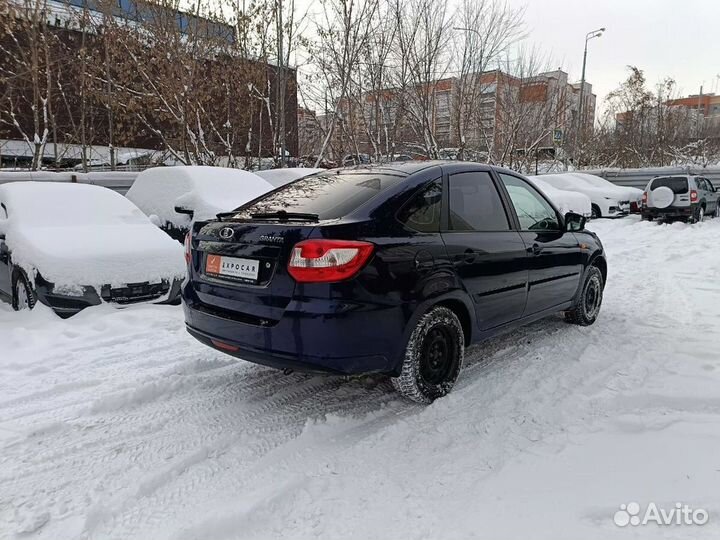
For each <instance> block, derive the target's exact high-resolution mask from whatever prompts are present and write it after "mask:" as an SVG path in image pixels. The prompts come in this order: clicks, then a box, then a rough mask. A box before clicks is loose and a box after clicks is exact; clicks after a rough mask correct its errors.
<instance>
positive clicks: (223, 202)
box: [125, 166, 274, 242]
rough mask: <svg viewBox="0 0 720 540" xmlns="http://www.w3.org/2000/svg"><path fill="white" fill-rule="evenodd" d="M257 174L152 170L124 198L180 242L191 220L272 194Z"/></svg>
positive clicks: (200, 168) (207, 169) (204, 169)
mask: <svg viewBox="0 0 720 540" xmlns="http://www.w3.org/2000/svg"><path fill="white" fill-rule="evenodd" d="M272 189H274V188H273V185H272V184H271V183H270V182H268V181H267V180H264V179H263V178H260V177H259V176H258V175H257V174H254V173H251V172H248V171H243V170H240V169H229V168H227V167H205V166H177V167H154V168H152V169H147V170H145V171H143V172H141V173H140V174H138V176H137V178H136V179H135V182H133V185H132V187H131V188H130V189H129V190H128V192H127V193H126V194H125V196H126V197H127V198H128V199H130V200H131V201H132V202H133V203H135V205H137V207H138V208H140V210H142V211H143V212H145V214H146V215H147V216H148V217H150V219H151V220H152V221H153V222H154V223H155V224H156V225H157V226H159V227H160V228H161V229H162V230H164V231H165V232H166V233H168V234H169V235H170V236H171V237H172V238H174V239H175V240H178V241H179V242H182V241H183V240H184V239H185V235H186V234H187V232H188V230H189V229H190V224H191V223H192V221H193V219H210V218H213V217H215V215H216V214H219V213H221V212H226V211H228V210H232V209H233V208H237V207H238V206H240V205H242V204H245V203H246V202H248V201H251V200H253V199H254V198H255V197H259V196H260V195H263V194H265V193H267V192H268V191H272Z"/></svg>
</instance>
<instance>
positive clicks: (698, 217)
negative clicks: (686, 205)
mask: <svg viewBox="0 0 720 540" xmlns="http://www.w3.org/2000/svg"><path fill="white" fill-rule="evenodd" d="M704 220H705V208H703V207H702V206H697V207H695V210H694V211H693V215H692V216H691V217H690V218H689V219H688V220H687V222H688V223H699V222H701V221H704Z"/></svg>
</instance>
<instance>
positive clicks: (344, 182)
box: [234, 172, 405, 220]
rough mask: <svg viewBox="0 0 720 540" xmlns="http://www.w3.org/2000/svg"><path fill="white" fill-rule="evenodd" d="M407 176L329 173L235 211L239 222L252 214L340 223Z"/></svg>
mask: <svg viewBox="0 0 720 540" xmlns="http://www.w3.org/2000/svg"><path fill="white" fill-rule="evenodd" d="M403 178H405V176H402V175H392V174H383V173H368V172H363V173H352V172H347V173H338V172H328V173H322V174H319V175H315V176H310V177H307V178H303V179H300V180H297V181H295V182H292V183H290V184H286V185H284V186H283V187H281V188H279V189H277V190H275V191H273V192H271V193H268V194H267V195H265V196H263V197H261V198H260V199H258V200H256V201H255V202H253V203H250V204H248V205H245V206H241V207H240V208H238V209H237V210H236V212H237V214H235V216H234V217H235V218H236V219H250V218H251V217H252V214H265V213H274V212H278V211H285V212H287V213H298V214H315V215H317V216H318V219H320V220H324V219H338V218H341V217H344V216H346V215H348V214H349V213H351V212H353V211H354V210H356V209H357V208H359V207H360V206H361V205H363V204H365V203H366V202H368V201H369V200H370V199H372V198H373V197H375V196H376V195H378V194H379V193H381V192H382V191H384V190H386V189H387V188H389V187H390V186H394V185H395V184H397V183H398V182H400V181H401V180H402V179H403Z"/></svg>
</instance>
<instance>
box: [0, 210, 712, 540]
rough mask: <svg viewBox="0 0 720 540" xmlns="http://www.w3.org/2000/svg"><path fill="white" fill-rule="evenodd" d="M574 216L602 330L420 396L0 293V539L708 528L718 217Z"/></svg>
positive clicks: (163, 313) (532, 336)
mask: <svg viewBox="0 0 720 540" xmlns="http://www.w3.org/2000/svg"><path fill="white" fill-rule="evenodd" d="M590 227H591V228H592V229H594V230H596V231H597V232H598V233H599V234H600V235H601V237H602V239H603V241H604V243H605V246H606V249H607V252H608V259H609V281H608V285H607V289H606V292H605V301H604V305H603V309H602V312H601V315H600V318H599V320H598V321H597V323H596V324H595V325H594V326H592V327H588V328H579V327H575V326H570V325H567V324H565V323H564V322H563V321H562V319H561V318H560V317H556V318H551V319H549V320H545V321H541V322H539V323H536V324H533V325H531V326H529V327H526V328H524V329H522V330H519V331H516V332H514V333H512V334H509V335H506V336H503V337H501V338H498V339H494V340H492V341H490V342H488V343H486V344H485V345H483V346H479V347H474V348H473V349H471V350H470V352H469V354H468V355H467V357H466V358H467V366H466V369H465V370H464V372H463V374H462V375H461V379H460V381H459V384H458V386H457V387H456V389H455V390H454V392H453V393H452V394H451V395H450V396H448V397H447V398H445V399H441V400H439V401H438V402H436V403H435V404H433V405H431V406H429V407H421V406H417V405H413V404H411V403H408V402H405V401H401V400H400V399H398V397H397V396H396V394H394V393H393V392H392V390H391V387H390V385H389V384H388V382H387V381H385V380H383V379H380V378H364V379H353V380H344V379H340V378H331V377H322V376H309V375H298V374H293V375H289V376H284V375H282V374H281V373H279V372H277V371H274V370H271V369H267V368H263V367H260V366H256V365H252V364H248V363H242V362H236V361H234V360H233V359H231V358H230V357H228V356H224V355H222V354H221V353H218V352H215V351H212V350H209V349H207V348H205V347H203V346H201V345H200V344H198V343H196V342H195V341H194V340H193V339H191V338H190V337H189V336H187V335H186V333H185V331H184V329H183V324H182V314H181V310H180V308H177V307H171V306H144V307H138V308H131V309H125V310H113V309H111V308H107V307H99V308H93V309H91V310H86V311H85V312H83V313H81V314H80V315H78V316H76V317H73V318H72V319H69V320H66V321H63V320H59V319H58V318H56V317H55V316H53V315H52V314H51V313H49V312H47V311H46V310H38V311H35V312H32V313H22V314H16V313H12V312H10V311H9V309H8V308H7V306H2V307H0V538H15V537H18V538H42V539H52V540H61V539H69V538H93V539H100V538H102V539H108V538H133V539H151V540H157V539H163V538H172V539H216V538H217V539H229V538H243V539H245V538H251V539H267V538H333V539H339V538H402V539H416V538H417V539H441V538H442V539H444V538H458V539H461V538H473V537H475V538H488V539H491V540H503V539H527V538H532V539H538V538H547V539H552V540H558V539H565V538H567V539H578V538H582V539H595V538H597V539H602V540H607V539H614V538H619V539H623V538H658V537H663V538H693V539H697V538H718V537H720V490H719V489H718V485H720V397H719V396H720V394H719V393H718V388H720V220H712V221H708V222H705V223H702V224H699V225H695V226H688V225H684V224H674V225H658V224H655V223H647V222H639V221H638V220H637V219H636V218H634V217H630V218H625V219H622V220H617V221H606V220H600V221H598V222H594V223H592V224H591V226H590ZM631 502H637V503H639V504H640V507H641V509H643V511H644V508H645V507H646V506H647V505H649V504H650V503H655V504H656V505H657V506H658V507H659V508H662V509H665V510H667V511H669V510H671V509H673V508H674V505H675V503H682V504H687V505H689V506H690V507H691V508H693V509H704V510H705V511H707V512H708V514H709V522H708V523H707V524H705V525H702V526H701V525H670V526H658V525H656V524H652V523H651V524H647V525H644V526H643V525H639V526H633V525H628V526H626V527H624V528H621V527H618V526H617V525H615V524H614V522H613V515H614V514H615V513H616V512H617V511H618V510H619V509H620V505H621V504H629V503H631ZM631 508H632V507H631ZM641 514H642V513H641ZM627 517H629V516H627ZM641 517H642V515H641Z"/></svg>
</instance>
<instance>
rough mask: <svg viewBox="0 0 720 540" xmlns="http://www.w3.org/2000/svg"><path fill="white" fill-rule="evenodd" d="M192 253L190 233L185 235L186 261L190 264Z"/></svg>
mask: <svg viewBox="0 0 720 540" xmlns="http://www.w3.org/2000/svg"><path fill="white" fill-rule="evenodd" d="M191 260H192V254H191V253H190V233H187V234H186V235H185V262H186V263H187V264H190V261H191Z"/></svg>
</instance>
